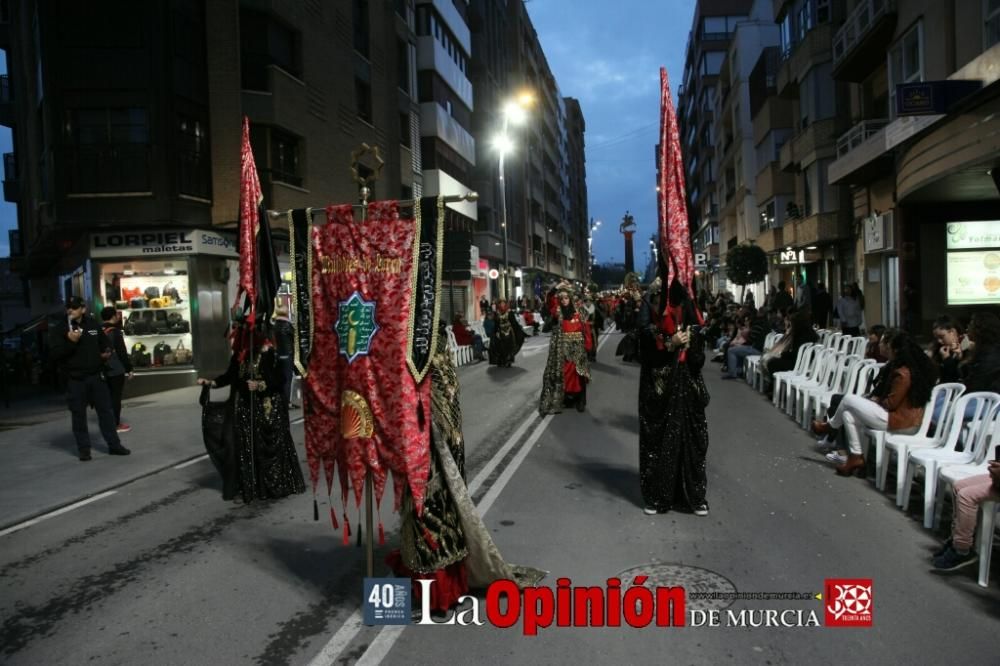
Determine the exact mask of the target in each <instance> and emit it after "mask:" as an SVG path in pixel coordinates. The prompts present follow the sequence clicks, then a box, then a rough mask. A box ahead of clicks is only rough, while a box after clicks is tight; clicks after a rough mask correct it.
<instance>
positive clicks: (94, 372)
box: [49, 296, 131, 461]
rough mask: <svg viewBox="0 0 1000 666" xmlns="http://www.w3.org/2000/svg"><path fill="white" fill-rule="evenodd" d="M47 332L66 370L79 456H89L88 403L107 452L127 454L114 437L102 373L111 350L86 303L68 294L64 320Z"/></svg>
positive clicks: (58, 358)
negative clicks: (93, 413) (92, 408)
mask: <svg viewBox="0 0 1000 666" xmlns="http://www.w3.org/2000/svg"><path fill="white" fill-rule="evenodd" d="M49 335H50V340H49V342H50V347H51V349H52V358H53V360H55V362H56V363H58V364H59V365H61V366H62V367H63V369H65V371H66V374H67V382H66V390H67V402H68V405H69V410H70V412H71V413H72V415H73V436H74V437H76V447H77V451H78V453H79V457H80V460H81V461H87V460H90V459H91V457H90V432H89V431H88V430H87V405H88V404H92V405H94V409H95V411H97V418H98V422H99V423H100V427H101V435H103V436H104V441H105V442H106V443H107V445H108V453H110V454H111V455H116V456H127V455H128V454H130V453H131V451H129V450H128V449H126V448H125V447H124V446H122V444H121V440H119V439H118V433H117V432H116V429H117V428H116V425H117V424H116V423H115V416H114V413H113V410H112V407H111V394H110V393H109V391H108V385H107V383H106V382H105V380H104V373H103V370H104V364H105V362H106V361H107V360H108V359H109V358H110V357H111V354H112V353H114V352H113V349H112V346H111V343H110V342H109V341H108V338H107V336H106V335H105V334H104V331H103V330H102V329H101V327H100V326H99V325H98V323H97V321H96V320H95V319H94V318H93V317H91V316H89V315H88V314H87V303H86V302H85V301H84V300H83V299H82V298H80V297H79V296H70V297H69V298H68V299H67V300H66V320H65V322H60V324H59V325H58V326H54V327H52V329H51V330H50V332H49Z"/></svg>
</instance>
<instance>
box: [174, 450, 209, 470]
mask: <svg viewBox="0 0 1000 666" xmlns="http://www.w3.org/2000/svg"><path fill="white" fill-rule="evenodd" d="M202 460H208V454H207V453H206V454H204V455H200V456H198V457H197V458H192V459H191V460H188V461H187V462H182V463H181V464H179V465H174V469H184V468H185V467H189V466H191V465H194V464H197V463H200V462H201V461H202Z"/></svg>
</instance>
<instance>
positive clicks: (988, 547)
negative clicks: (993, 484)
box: [978, 500, 1000, 587]
mask: <svg viewBox="0 0 1000 666" xmlns="http://www.w3.org/2000/svg"><path fill="white" fill-rule="evenodd" d="M981 508H982V511H983V515H982V516H981V517H980V519H979V538H978V541H979V585H980V586H981V587H987V586H988V585H989V583H990V556H991V555H993V534H994V531H993V528H994V525H996V520H997V509H998V508H1000V502H995V501H993V500H986V501H985V502H983V503H982V505H981Z"/></svg>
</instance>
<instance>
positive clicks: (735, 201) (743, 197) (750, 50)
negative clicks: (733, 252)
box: [702, 0, 778, 304]
mask: <svg viewBox="0 0 1000 666" xmlns="http://www.w3.org/2000/svg"><path fill="white" fill-rule="evenodd" d="M777 44H778V26H777V25H775V23H774V21H773V19H772V17H771V3H770V2H767V1H766V0H755V2H754V3H753V5H752V7H751V9H750V13H749V15H748V16H747V17H746V19H745V20H743V21H739V22H737V23H736V25H735V31H734V32H733V36H732V38H731V40H730V43H729V48H728V50H727V51H726V54H725V58H724V60H723V62H722V67H721V68H720V70H719V77H718V90H719V94H718V95H717V97H716V108H715V113H714V121H715V131H714V134H715V138H716V148H715V157H714V158H711V159H710V160H708V161H707V162H706V164H705V165H704V166H703V167H702V169H706V168H714V167H715V163H717V164H718V172H717V173H716V174H714V175H715V177H716V181H717V183H718V184H717V187H716V192H715V196H716V198H717V200H718V203H719V234H720V240H721V243H720V251H719V260H720V264H721V265H722V266H725V263H726V253H727V251H728V250H729V249H730V248H733V247H736V246H737V245H739V244H741V243H747V242H756V239H757V236H758V234H759V233H760V226H761V225H760V223H759V219H758V208H759V207H758V201H760V199H759V197H758V195H757V175H758V172H759V171H760V169H761V167H764V166H766V165H769V164H770V161H769V160H768V161H767V162H765V163H764V164H759V163H758V156H757V148H758V143H757V142H756V141H755V138H756V137H755V136H754V124H753V120H752V108H751V104H750V77H751V74H752V72H753V69H754V67H755V66H756V65H757V62H758V60H759V59H760V57H761V53H762V52H763V51H764V49H766V48H768V47H771V48H774V47H776V46H777ZM764 152H765V153H766V152H767V151H766V149H765V150H764ZM767 157H768V156H767V155H764V158H765V159H767ZM767 283H768V281H767V280H764V281H761V282H759V283H757V284H755V285H748V291H749V293H751V294H752V295H753V298H754V302H755V303H758V304H760V303H763V301H764V297H765V296H766V294H767V288H768V284H767ZM720 286H722V277H721V276H720Z"/></svg>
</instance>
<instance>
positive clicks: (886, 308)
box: [882, 255, 899, 327]
mask: <svg viewBox="0 0 1000 666" xmlns="http://www.w3.org/2000/svg"><path fill="white" fill-rule="evenodd" d="M882 323H883V324H884V325H885V326H889V327H898V326H899V257H897V256H895V255H891V256H885V257H882Z"/></svg>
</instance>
